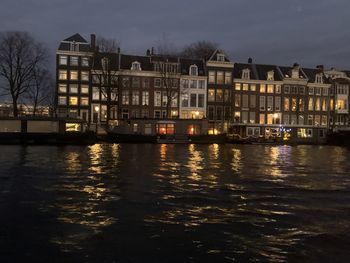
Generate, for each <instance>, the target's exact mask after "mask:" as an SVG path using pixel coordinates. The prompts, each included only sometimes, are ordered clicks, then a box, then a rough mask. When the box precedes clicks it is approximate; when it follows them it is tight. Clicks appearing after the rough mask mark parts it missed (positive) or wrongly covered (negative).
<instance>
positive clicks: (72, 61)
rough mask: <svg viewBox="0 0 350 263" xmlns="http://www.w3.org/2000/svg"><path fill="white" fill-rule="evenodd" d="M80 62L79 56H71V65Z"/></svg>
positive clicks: (76, 64)
mask: <svg viewBox="0 0 350 263" xmlns="http://www.w3.org/2000/svg"><path fill="white" fill-rule="evenodd" d="M78 64H79V58H78V57H76V56H71V57H70V65H71V66H78Z"/></svg>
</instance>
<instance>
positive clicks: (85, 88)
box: [80, 85, 89, 94]
mask: <svg viewBox="0 0 350 263" xmlns="http://www.w3.org/2000/svg"><path fill="white" fill-rule="evenodd" d="M80 93H82V94H88V93H89V86H88V85H81V86H80Z"/></svg>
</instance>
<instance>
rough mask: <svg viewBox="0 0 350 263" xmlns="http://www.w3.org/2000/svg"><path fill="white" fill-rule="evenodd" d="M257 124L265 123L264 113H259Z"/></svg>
mask: <svg viewBox="0 0 350 263" xmlns="http://www.w3.org/2000/svg"><path fill="white" fill-rule="evenodd" d="M259 124H265V114H263V113H260V114H259Z"/></svg>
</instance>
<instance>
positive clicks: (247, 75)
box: [242, 69, 250, 79]
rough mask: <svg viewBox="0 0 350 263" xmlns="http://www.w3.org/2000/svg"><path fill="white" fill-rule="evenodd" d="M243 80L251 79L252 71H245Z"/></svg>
mask: <svg viewBox="0 0 350 263" xmlns="http://www.w3.org/2000/svg"><path fill="white" fill-rule="evenodd" d="M242 79H250V70H249V69H243V71H242Z"/></svg>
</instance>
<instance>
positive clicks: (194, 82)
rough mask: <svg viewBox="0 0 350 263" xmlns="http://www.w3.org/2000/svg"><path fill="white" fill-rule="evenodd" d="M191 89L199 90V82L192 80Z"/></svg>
mask: <svg viewBox="0 0 350 263" xmlns="http://www.w3.org/2000/svg"><path fill="white" fill-rule="evenodd" d="M190 88H191V89H196V88H197V80H190Z"/></svg>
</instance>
